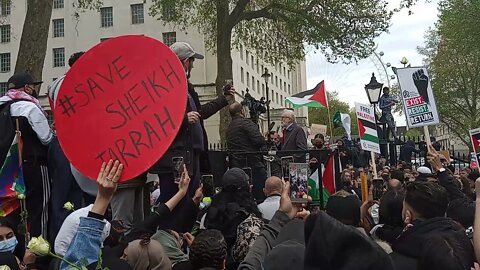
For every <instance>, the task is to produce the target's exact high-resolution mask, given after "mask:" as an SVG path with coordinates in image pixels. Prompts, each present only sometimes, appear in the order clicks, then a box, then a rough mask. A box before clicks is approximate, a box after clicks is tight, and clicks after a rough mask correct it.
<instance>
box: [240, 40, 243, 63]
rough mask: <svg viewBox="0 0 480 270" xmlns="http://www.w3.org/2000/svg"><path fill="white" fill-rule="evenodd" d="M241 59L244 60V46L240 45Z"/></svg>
mask: <svg viewBox="0 0 480 270" xmlns="http://www.w3.org/2000/svg"><path fill="white" fill-rule="evenodd" d="M240 59H242V60H243V45H241V44H240Z"/></svg>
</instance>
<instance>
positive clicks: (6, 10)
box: [0, 0, 12, 16]
mask: <svg viewBox="0 0 480 270" xmlns="http://www.w3.org/2000/svg"><path fill="white" fill-rule="evenodd" d="M10 1H11V0H3V1H0V2H1V12H2V13H1V14H2V16H8V15H10V13H11V12H12V9H11V6H10Z"/></svg>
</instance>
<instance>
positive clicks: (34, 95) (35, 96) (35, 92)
mask: <svg viewBox="0 0 480 270" xmlns="http://www.w3.org/2000/svg"><path fill="white" fill-rule="evenodd" d="M32 97H34V98H37V99H38V92H37V91H35V90H33V93H32Z"/></svg>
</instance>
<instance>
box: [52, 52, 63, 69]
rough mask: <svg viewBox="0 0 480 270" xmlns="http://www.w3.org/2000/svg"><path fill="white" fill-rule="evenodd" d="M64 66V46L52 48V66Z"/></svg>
mask: <svg viewBox="0 0 480 270" xmlns="http://www.w3.org/2000/svg"><path fill="white" fill-rule="evenodd" d="M64 66H65V48H55V49H53V67H64Z"/></svg>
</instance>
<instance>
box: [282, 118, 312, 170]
mask: <svg viewBox="0 0 480 270" xmlns="http://www.w3.org/2000/svg"><path fill="white" fill-rule="evenodd" d="M282 128H283V131H282V133H283V135H282V136H283V137H282V140H281V150H282V151H292V150H307V137H306V135H305V131H303V129H302V127H300V126H299V125H297V123H296V122H295V113H294V112H293V111H292V110H288V109H286V110H284V111H283V113H282ZM293 156H294V157H295V161H296V162H305V155H300V154H295V155H293Z"/></svg>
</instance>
